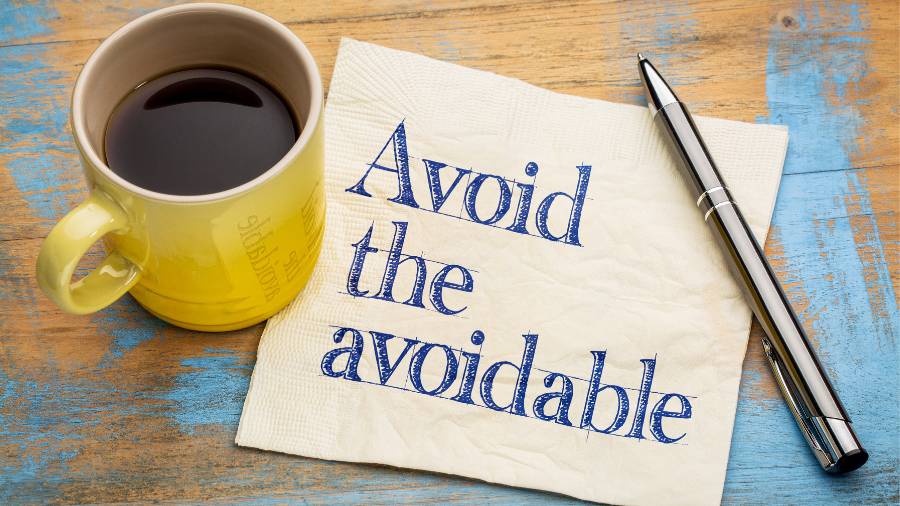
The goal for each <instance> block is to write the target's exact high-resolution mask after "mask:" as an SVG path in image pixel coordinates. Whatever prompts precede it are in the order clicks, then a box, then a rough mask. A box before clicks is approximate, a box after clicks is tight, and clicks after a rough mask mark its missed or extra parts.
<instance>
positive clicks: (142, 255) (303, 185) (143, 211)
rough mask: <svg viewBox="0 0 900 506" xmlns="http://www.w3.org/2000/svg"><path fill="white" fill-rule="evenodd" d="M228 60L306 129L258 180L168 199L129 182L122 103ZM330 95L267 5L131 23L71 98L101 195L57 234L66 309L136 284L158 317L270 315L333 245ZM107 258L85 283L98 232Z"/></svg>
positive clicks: (46, 272) (206, 320) (43, 264)
mask: <svg viewBox="0 0 900 506" xmlns="http://www.w3.org/2000/svg"><path fill="white" fill-rule="evenodd" d="M204 66H225V67H231V68H235V69H239V70H243V71H245V72H248V73H249V74H251V75H254V76H257V77H259V78H260V79H262V80H263V81H265V82H266V83H268V84H269V85H271V86H273V87H274V88H275V89H277V90H278V91H279V92H280V93H281V95H282V96H283V97H284V98H285V100H286V101H287V102H288V105H289V106H290V107H291V108H292V109H293V111H294V112H295V114H296V115H297V117H298V122H299V125H300V126H301V133H300V137H299V138H298V139H297V142H296V143H295V144H294V145H293V147H291V149H290V151H288V153H287V154H285V155H284V157H283V158H282V159H281V160H280V161H278V163H276V164H275V165H274V166H273V167H271V168H270V169H268V170H267V171H266V172H264V173H263V174H261V175H259V176H257V177H256V178H255V179H253V180H252V181H249V182H247V183H245V184H242V185H240V186H237V187H235V188H231V189H229V190H226V191H222V192H219V193H213V194H209V195H191V196H180V195H167V194H162V193H157V192H153V191H149V190H147V189H144V188H141V187H138V186H136V185H134V184H132V183H129V182H128V181H126V180H125V179H123V178H122V177H120V176H119V175H117V174H116V173H114V172H113V171H112V170H110V168H109V167H108V166H107V165H106V164H105V163H104V158H103V156H102V155H103V140H104V134H105V130H106V124H107V121H108V119H109V117H110V115H111V113H112V111H113V108H115V106H116V105H117V104H118V103H119V102H120V101H121V100H122V99H123V98H124V97H125V96H126V95H127V94H128V93H129V92H130V91H132V90H133V89H134V88H135V87H136V86H138V85H139V84H141V83H143V82H145V81H146V80H148V79H151V78H154V77H157V76H159V75H162V74H165V73H167V72H171V71H173V70H178V69H183V68H186V67H204ZM322 102H323V92H322V82H321V78H320V77H319V70H318V68H317V67H316V63H315V61H314V60H313V58H312V55H311V54H310V53H309V51H308V50H307V49H306V46H304V45H303V43H302V42H301V41H300V39H298V38H297V37H296V36H295V35H294V34H293V33H292V32H291V31H290V30H289V29H288V28H286V27H285V26H284V25H282V24H280V23H278V22H277V21H275V20H273V19H271V18H269V17H267V16H265V15H263V14H260V13H258V12H256V11H253V10H250V9H247V8H243V7H238V6H233V5H223V4H186V5H179V6H175V7H170V8H166V9H162V10H158V11H155V12H152V13H150V14H147V15H145V16H142V17H140V18H138V19H136V20H134V21H132V22H130V23H128V24H127V25H125V26H124V27H122V28H120V29H119V30H118V31H116V32H115V33H114V34H112V35H111V36H110V37H109V38H107V39H106V40H105V41H104V42H103V43H102V44H100V46H99V47H98V48H97V50H96V51H95V52H94V53H93V54H92V55H91V57H90V58H89V59H88V61H87V62H86V63H85V65H84V68H83V69H82V71H81V73H80V75H79V76H78V80H77V81H76V83H75V90H74V93H73V96H72V130H73V132H74V136H75V142H76V144H77V148H78V151H79V153H80V154H81V161H82V167H83V170H84V173H85V176H86V179H87V181H88V185H89V187H90V196H89V197H88V198H87V200H85V201H84V202H83V203H81V204H80V205H79V206H78V207H76V208H75V209H73V210H72V211H70V212H69V213H68V214H67V215H66V216H65V217H64V218H62V220H60V222H59V223H57V224H56V226H55V227H54V228H53V230H52V231H51V232H50V234H49V235H48V236H47V238H46V240H45V241H44V243H43V245H42V246H41V251H40V254H39V255H38V261H37V279H38V284H39V285H40V286H41V288H42V289H43V291H44V292H45V293H46V294H47V295H48V296H49V297H50V299H52V300H53V301H54V302H55V303H56V304H57V305H59V307H60V308H62V309H63V310H65V311H67V312H70V313H76V314H86V313H91V312H94V311H98V310H100V309H102V308H103V307H105V306H107V305H109V304H111V303H112V302H114V301H115V300H116V299H118V298H119V297H121V296H122V295H123V294H124V293H125V292H126V291H129V290H130V291H131V293H132V295H133V296H134V298H135V299H137V301H138V302H139V303H140V304H141V305H142V306H144V307H145V308H146V309H147V310H148V311H150V312H151V313H153V314H154V315H156V316H158V317H159V318H161V319H163V320H165V321H167V322H170V323H172V324H175V325H178V326H180V327H186V328H189V329H195V330H204V331H225V330H232V329H237V328H242V327H247V326H250V325H253V324H255V323H258V322H260V321H262V320H264V319H266V318H268V317H270V316H271V315H273V314H274V313H276V312H277V311H278V310H279V309H281V308H282V307H284V306H285V305H287V304H288V303H289V302H290V301H291V300H292V299H293V298H294V297H295V296H296V295H297V293H298V292H299V291H300V290H301V289H302V288H303V286H304V285H305V284H306V282H307V280H308V279H309V277H310V275H311V273H312V270H313V267H314V266H315V263H316V260H317V258H318V255H319V250H320V249H321V245H322V234H323V231H324V225H325V199H324V188H323V169H324V137H323V134H324V132H323V124H322V123H323V121H322V109H323V104H322ZM101 237H102V238H103V241H104V243H105V246H106V250H107V252H108V256H107V257H106V258H105V259H104V260H103V261H102V262H101V263H100V265H99V266H97V267H96V268H95V269H94V270H93V271H92V272H91V273H89V274H88V275H86V276H84V277H83V278H81V279H79V280H77V281H73V280H72V276H73V274H74V272H75V269H76V267H77V266H78V263H79V261H80V259H81V257H82V256H83V255H84V254H85V253H86V252H87V251H88V249H89V248H90V247H91V246H92V245H93V244H94V242H96V241H97V240H99V239H100V238H101Z"/></svg>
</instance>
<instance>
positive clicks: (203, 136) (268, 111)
mask: <svg viewBox="0 0 900 506" xmlns="http://www.w3.org/2000/svg"><path fill="white" fill-rule="evenodd" d="M299 133H300V132H299V128H297V125H296V123H295V120H294V116H293V114H292V113H291V110H290V109H289V107H288V105H287V104H286V103H285V101H284V100H283V99H282V98H281V97H280V96H279V95H278V94H277V93H276V92H275V91H274V90H273V89H272V88H270V87H269V86H268V85H267V84H265V83H264V82H263V81H261V80H259V79H256V78H255V77H252V76H250V75H248V74H244V73H241V72H236V71H233V70H229V69H214V68H197V69H189V70H181V71H177V72H173V73H170V74H166V75H164V76H161V77H158V78H155V79H152V80H150V81H147V82H145V83H143V84H142V85H140V86H138V87H137V88H136V89H135V90H134V91H132V92H131V93H130V94H128V96H126V97H125V99H124V100H122V102H121V103H120V104H119V105H118V106H117V107H116V109H115V110H114V111H113V114H112V116H111V117H110V119H109V123H108V125H107V129H106V138H105V141H104V148H105V153H106V163H107V165H109V167H110V168H111V169H112V170H113V172H115V173H116V174H118V175H120V176H122V177H123V178H125V179H126V180H128V181H129V182H131V183H134V184H135V185H137V186H140V187H142V188H145V189H147V190H152V191H155V192H160V193H166V194H170V195H205V194H208V193H216V192H220V191H225V190H228V189H231V188H234V187H236V186H240V185H241V184H244V183H246V182H248V181H251V180H252V179H254V178H255V177H257V176H259V175H260V174H262V173H263V172H265V171H266V170H268V169H270V168H271V167H272V166H273V165H274V164H275V163H276V162H278V160H280V159H281V158H282V157H283V156H284V155H285V153H287V152H288V150H290V148H291V146H292V145H293V144H294V142H295V141H296V140H297V137H298V135H299Z"/></svg>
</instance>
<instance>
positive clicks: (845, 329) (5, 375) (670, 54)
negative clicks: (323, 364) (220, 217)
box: [0, 0, 900, 504]
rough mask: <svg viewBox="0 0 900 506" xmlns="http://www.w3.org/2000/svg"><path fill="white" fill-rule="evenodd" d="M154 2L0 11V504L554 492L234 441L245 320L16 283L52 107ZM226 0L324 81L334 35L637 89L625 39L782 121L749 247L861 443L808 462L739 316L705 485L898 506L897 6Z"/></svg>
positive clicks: (46, 185) (59, 199) (700, 85)
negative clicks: (727, 416)
mask: <svg viewBox="0 0 900 506" xmlns="http://www.w3.org/2000/svg"><path fill="white" fill-rule="evenodd" d="M170 3H171V2H163V1H155V0H139V1H136V2H128V3H127V5H126V4H123V3H119V2H98V3H93V2H90V3H89V2H84V3H83V2H77V1H59V2H43V1H39V2H33V3H32V2H20V1H18V0H13V1H12V3H6V4H4V5H0V188H2V189H3V190H4V191H3V192H2V193H0V209H2V210H3V218H2V220H0V501H2V502H4V503H84V502H91V503H99V502H124V501H138V502H146V501H188V502H195V501H200V500H208V501H211V502H228V503H230V502H236V501H253V502H262V501H270V502H283V501H291V502H292V501H304V502H311V503H333V502H337V503H356V502H365V503H375V504H395V503H420V502H465V503H471V502H485V503H541V504H544V503H548V502H559V503H567V502H571V501H570V500H569V499H567V498H563V497H560V496H554V495H549V494H544V493H540V492H533V491H525V490H520V489H513V488H508V487H501V486H494V485H488V484H483V483H477V482H472V481H467V480H462V479H458V478H454V477H449V476H439V475H433V474H427V473H421V472H413V471H405V470H396V469H390V468H385V467H377V466H363V465H350V464H340V463H332V462H325V461H317V460H311V459H304V458H298V457H293V456H287V455H280V454H274V453H265V452H259V451H254V450H249V449H241V448H237V447H235V446H234V444H233V437H234V431H235V428H236V425H237V420H238V416H239V414H240V409H241V405H242V402H243V396H244V394H245V393H246V388H247V383H248V380H249V374H250V372H251V370H252V365H253V363H254V359H255V350H256V345H257V342H258V339H259V335H260V333H261V331H262V326H261V325H259V326H256V327H253V328H250V329H245V330H243V331H240V332H232V333H227V334H222V335H210V334H201V333H195V332H190V331H185V330H182V329H177V328H174V327H170V326H167V325H165V324H162V323H160V322H159V321H157V320H155V319H154V318H153V317H151V316H149V315H148V314H147V313H146V312H144V310H143V309H141V308H140V307H139V306H138V305H137V304H135V302H134V301H133V300H131V299H130V298H127V297H126V298H125V299H123V300H121V301H119V302H118V303H116V304H114V305H113V306H112V307H110V308H108V309H106V310H104V311H102V312H100V313H98V314H96V315H92V316H87V317H76V316H70V315H65V314H62V313H61V312H59V311H58V310H57V309H56V308H55V307H54V306H53V305H52V304H51V303H50V302H49V301H48V300H47V299H46V298H45V297H44V296H43V295H42V294H41V293H40V292H39V290H38V289H37V287H36V285H35V282H34V278H33V271H34V263H35V258H36V255H37V251H38V248H39V246H40V243H41V239H42V238H43V237H44V236H45V235H46V234H47V232H48V231H49V229H50V227H52V225H53V224H54V223H55V222H56V221H57V220H58V219H59V218H60V217H61V216H62V215H63V214H64V213H65V212H66V211H67V210H68V209H70V208H71V207H73V206H74V205H75V204H77V203H78V202H79V201H80V200H81V199H82V198H83V197H84V195H85V191H86V190H85V186H84V183H83V180H82V176H81V173H80V169H79V161H78V157H77V153H76V151H75V150H74V147H73V143H72V138H71V133H70V130H69V127H68V124H67V121H68V101H69V95H70V93H71V89H72V85H73V83H74V79H75V77H76V75H77V73H78V71H79V70H80V68H81V65H82V64H83V62H84V61H85V59H86V58H87V57H88V56H89V54H90V52H91V51H92V50H93V49H94V48H95V47H96V46H97V44H98V43H99V41H100V40H102V38H103V37H105V36H107V35H109V34H110V33H111V32H112V31H113V30H115V29H116V28H117V27H119V26H121V25H122V24H124V23H126V22H127V21H129V20H131V19H133V18H135V17H137V16H139V15H140V14H143V13H145V12H149V11H150V10H152V9H154V8H157V7H160V6H163V5H168V4H170ZM247 5H249V6H250V7H253V8H256V9H258V10H260V11H262V12H265V13H267V14H269V15H271V16H272V17H274V18H275V19H278V20H279V21H281V22H283V23H285V24H287V25H288V26H289V27H290V28H291V29H292V30H293V31H294V32H295V33H297V34H298V35H299V36H300V37H301V38H302V39H303V40H304V41H305V42H306V43H307V45H308V46H309V48H310V50H311V51H312V53H313V54H314V56H315V57H316V59H317V61H318V62H319V64H320V67H321V70H322V74H323V79H324V80H325V83H326V85H327V83H328V80H329V79H330V76H331V70H332V67H333V64H334V59H335V55H336V51H337V47H338V43H339V40H340V37H342V36H348V37H353V38H357V39H360V40H366V41H370V42H375V43H378V44H382V45H386V46H389V47H393V48H397V49H404V50H410V51H415V52H418V53H422V54H425V55H427V56H431V57H434V58H438V59H441V60H446V61H451V62H456V63H459V64H462V65H466V66H470V67H475V68H479V69H483V70H489V71H492V72H497V73H501V74H503V75H507V76H511V77H516V78H519V79H522V80H525V81H527V82H530V83H532V84H535V85H538V86H543V87H546V88H549V89H552V90H555V91H560V92H564V93H571V94H576V95H580V96H585V97H592V98H601V99H605V100H612V101H619V102H629V103H642V97H641V90H640V87H639V83H638V81H637V76H636V73H635V69H634V54H635V53H636V52H637V51H638V50H641V51H643V52H644V53H645V54H649V55H651V56H652V57H653V58H654V61H656V62H658V64H659V66H660V67H662V69H663V71H664V72H665V73H666V75H667V76H669V77H670V79H671V80H672V81H673V83H674V84H675V85H676V86H677V87H678V90H679V93H680V94H681V95H682V98H683V99H684V100H685V101H686V102H688V103H690V105H691V107H692V109H693V110H694V111H696V112H699V113H702V114H708V115H715V116H720V117H724V118H730V119H736V120H743V121H751V122H766V123H780V124H786V125H788V127H789V128H790V135H791V140H790V143H791V145H790V149H789V154H788V159H787V161H786V165H785V176H784V177H783V179H782V183H781V190H780V193H779V199H778V203H777V205H776V209H775V217H774V219H773V227H772V231H771V233H770V234H769V240H768V242H767V245H766V250H767V253H768V254H769V256H770V258H771V259H772V260H773V262H774V264H775V266H776V270H777V272H778V275H779V278H780V279H781V280H782V282H783V283H784V286H785V288H786V290H787V291H788V293H789V295H790V297H791V299H792V302H793V303H794V304H795V305H796V307H797V308H798V309H799V310H800V312H801V317H802V318H803V320H804V325H805V326H806V328H807V330H808V331H809V332H810V334H811V336H812V338H813V340H814V341H815V343H816V345H817V347H818V348H819V351H820V353H821V358H822V360H823V362H824V363H825V364H826V367H827V368H828V369H829V372H830V373H831V374H832V377H833V379H834V381H835V383H836V386H837V388H838V389H839V391H840V392H841V393H842V397H843V399H844V401H845V403H846V404H847V409H848V411H850V413H851V416H853V417H854V422H855V425H856V427H857V428H858V429H859V432H860V437H861V438H862V439H863V441H864V442H865V443H866V445H867V446H868V448H869V451H870V453H871V454H872V459H871V461H870V462H869V464H867V465H866V466H865V467H864V468H862V469H861V470H859V471H858V472H857V473H855V474H853V475H850V476H846V477H840V478H833V477H829V476H825V475H824V474H823V473H821V471H820V470H819V469H818V466H817V465H816V464H815V463H814V461H813V458H812V456H811V455H810V453H809V450H808V449H807V448H806V446H805V443H803V441H802V438H801V436H800V434H799V432H798V431H797V430H796V428H795V426H794V424H793V422H792V421H791V419H790V418H789V414H788V412H787V409H786V407H785V405H784V403H783V401H782V400H781V398H780V396H779V394H778V392H777V390H776V388H775V387H774V384H773V382H772V379H771V373H770V372H769V371H768V369H767V366H766V365H765V362H764V359H763V357H762V352H761V347H760V346H759V344H758V342H759V339H758V338H759V337H760V336H761V333H760V330H759V328H757V327H754V330H753V333H752V336H751V340H750V346H749V349H748V354H747V358H746V360H745V364H744V376H743V380H742V384H741V393H740V401H739V406H738V413H737V418H736V422H735V430H734V436H733V446H732V452H731V458H730V461H729V469H728V480H727V483H726V486H725V491H724V496H723V502H725V503H760V504H762V503H766V504H770V503H813V502H816V503H819V502H837V503H857V502H858V503H891V504H896V503H897V502H898V501H900V496H898V486H900V478H898V461H897V458H898V457H897V455H898V450H900V447H898V446H900V444H898V440H897V437H896V428H897V427H898V426H900V419H898V390H900V388H898V387H900V384H898V360H897V359H898V354H897V337H898V333H900V332H898V331H900V321H898V309H897V297H896V294H897V293H898V291H900V269H898V265H900V256H898V243H900V237H898V229H897V215H898V211H900V209H898V205H900V129H898V128H897V125H898V124H900V122H898V120H900V91H898V85H897V83H898V82H900V75H898V70H900V49H898V37H900V33H898V19H900V18H898V16H900V12H898V5H897V2H895V1H869V2H861V3H836V2H826V3H812V2H811V3H807V2H797V1H775V2H768V3H764V2H758V1H743V0H730V1H686V2H685V1H683V2H672V3H657V2H650V1H646V2H643V1H641V2H613V1H599V2H595V1H561V2H544V1H534V2H522V1H503V0H500V1H480V0H466V1H461V2H452V3H451V2H425V1H416V0H409V1H402V2H384V1H368V2H351V1H347V0H338V1H332V2H321V3H318V2H316V3H313V2H304V3H302V4H301V3H298V2H289V1H274V0H270V1H262V2H248V3H247ZM98 255H99V253H97V254H95V255H93V256H92V258H91V259H89V260H88V262H87V264H90V263H91V262H92V261H96V260H97V258H98Z"/></svg>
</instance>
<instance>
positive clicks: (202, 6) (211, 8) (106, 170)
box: [72, 3, 324, 203]
mask: <svg viewBox="0 0 900 506" xmlns="http://www.w3.org/2000/svg"><path fill="white" fill-rule="evenodd" d="M191 11H194V12H197V11H201V12H220V13H226V14H230V15H236V16H242V17H250V18H253V20H255V21H258V22H260V23H262V24H264V25H266V26H267V27H268V28H269V29H271V30H273V31H275V32H277V33H278V34H280V35H281V36H282V37H283V38H284V39H285V41H286V42H288V43H289V44H290V45H291V46H292V47H293V49H294V50H295V51H296V54H297V56H299V59H300V61H301V63H302V65H303V67H304V70H305V71H306V73H307V74H308V75H309V77H310V79H309V81H310V82H311V83H310V84H311V86H310V90H309V100H310V104H309V113H308V114H307V118H306V122H305V124H304V125H302V128H301V131H300V136H299V137H298V138H297V140H296V141H295V142H294V144H293V145H292V146H291V148H290V149H289V150H288V151H287V153H285V154H284V155H283V156H282V157H281V158H280V159H279V160H278V161H277V162H276V163H275V164H273V165H272V166H271V167H269V168H268V169H267V170H266V171H265V172H263V173H262V174H260V175H258V176H256V177H255V178H253V179H251V180H250V181H247V182H246V183H243V184H240V185H238V186H235V187H234V188H229V189H227V190H223V191H220V192H215V193H207V194H203V195H173V194H169V193H161V192H156V191H153V190H148V189H146V188H144V187H141V186H138V185H136V184H134V183H132V182H130V181H128V180H127V179H125V178H123V177H122V176H120V175H118V174H116V173H115V172H114V171H113V170H112V169H111V168H110V167H109V166H108V165H107V164H106V163H105V162H104V161H103V159H102V158H100V156H99V155H98V154H97V151H96V150H95V149H94V146H93V144H92V143H91V142H90V140H89V138H88V135H87V125H86V118H85V115H84V112H83V109H84V100H85V94H86V93H87V92H86V90H85V89H84V83H85V82H86V81H88V77H89V76H90V75H91V74H92V73H93V72H94V71H95V69H94V68H95V67H96V65H97V62H98V61H99V60H100V59H102V58H103V57H104V56H105V55H106V53H108V52H109V51H110V50H111V48H112V46H113V45H114V44H115V43H116V42H117V41H118V40H119V39H121V38H122V37H124V36H125V35H126V34H127V33H128V32H130V31H132V30H134V29H135V28H137V27H139V26H141V25H144V24H146V23H150V22H153V21H156V20H157V19H159V18H162V17H166V16H170V15H172V14H178V13H181V12H191ZM323 94H324V92H323V89H322V78H321V76H320V74H319V67H318V65H316V61H315V59H313V57H312V54H311V53H310V52H309V49H307V47H306V45H305V44H304V43H303V41H301V40H300V38H299V37H297V35H295V34H294V32H292V31H291V30H290V29H289V28H288V27H286V26H284V25H283V24H281V23H280V22H278V21H277V20H275V19H273V18H271V17H269V16H267V15H265V14H263V13H261V12H258V11H255V10H253V9H250V8H247V7H243V6H239V5H230V4H221V3H189V4H182V5H175V6H171V7H165V8H162V9H158V10H155V11H153V12H150V13H148V14H144V15H143V16H140V17H138V18H136V19H133V20H132V21H129V22H128V23H126V24H125V25H123V26H122V27H120V28H118V29H117V30H116V31H115V32H113V33H112V34H111V35H110V36H109V37H107V38H106V39H104V40H103V42H101V43H100V45H99V46H97V49H95V50H94V52H93V53H92V54H91V55H90V56H89V57H88V59H87V61H86V62H85V64H84V67H83V68H82V69H81V72H80V73H79V74H78V77H77V78H76V80H75V88H74V91H73V92H72V126H73V131H74V137H75V142H76V144H77V145H78V148H79V150H80V151H81V153H82V155H83V156H85V157H86V158H87V159H88V161H89V162H90V163H91V165H93V166H94V167H95V168H96V169H97V170H98V171H99V172H100V173H102V174H103V175H104V176H105V177H106V178H108V179H110V180H111V181H112V182H114V183H115V184H116V185H118V186H120V187H122V188H124V189H126V190H128V191H129V192H132V193H135V194H137V195H140V196H142V197H144V198H147V199H152V200H158V201H165V202H178V203H200V202H212V201H218V200H223V199H227V198H229V197H234V196H236V195H239V194H242V193H245V192H247V191H249V190H251V189H252V188H255V187H256V186H259V185H261V184H262V183H264V182H266V181H268V180H269V179H272V178H273V177H275V176H277V175H278V174H281V173H282V172H283V171H284V170H285V168H286V167H287V166H288V164H289V162H290V160H292V159H294V158H296V156H297V155H298V154H299V153H300V152H301V151H302V150H303V149H304V148H305V147H306V145H307V144H309V141H310V139H311V138H312V137H313V135H314V134H315V132H316V129H317V128H318V124H319V121H320V120H321V116H322V102H323Z"/></svg>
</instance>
